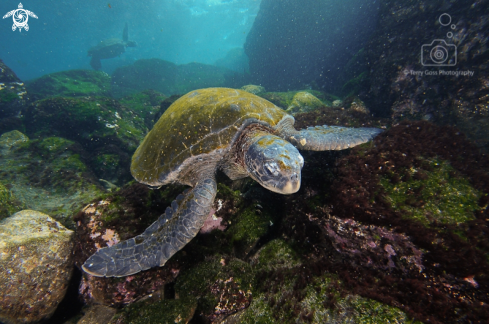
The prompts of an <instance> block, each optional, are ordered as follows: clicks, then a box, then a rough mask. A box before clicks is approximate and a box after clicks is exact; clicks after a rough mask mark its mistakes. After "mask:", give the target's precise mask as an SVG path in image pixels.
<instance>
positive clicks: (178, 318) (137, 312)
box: [87, 294, 197, 324]
mask: <svg viewBox="0 0 489 324" xmlns="http://www.w3.org/2000/svg"><path fill="white" fill-rule="evenodd" d="M196 308H197V299H196V298H194V297H191V298H178V299H167V298H165V296H162V295H161V294H152V295H151V297H149V298H147V299H144V300H141V301H139V302H137V303H134V304H132V305H129V306H127V307H124V308H123V309H122V310H120V311H119V312H118V313H117V314H116V315H115V316H114V318H113V319H112V320H111V321H110V322H109V324H153V323H155V324H156V323H175V324H179V323H181V324H184V323H189V322H190V321H191V320H192V318H193V317H194V314H195V310H196ZM87 324H88V323H87Z"/></svg>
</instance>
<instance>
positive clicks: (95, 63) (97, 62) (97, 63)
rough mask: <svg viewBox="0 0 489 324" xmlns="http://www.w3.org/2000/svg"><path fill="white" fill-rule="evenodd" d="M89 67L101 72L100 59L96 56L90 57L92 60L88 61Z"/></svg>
mask: <svg viewBox="0 0 489 324" xmlns="http://www.w3.org/2000/svg"><path fill="white" fill-rule="evenodd" d="M90 66H91V67H92V68H93V69H94V70H101V69H102V62H100V58H98V57H96V56H92V59H91V60H90Z"/></svg>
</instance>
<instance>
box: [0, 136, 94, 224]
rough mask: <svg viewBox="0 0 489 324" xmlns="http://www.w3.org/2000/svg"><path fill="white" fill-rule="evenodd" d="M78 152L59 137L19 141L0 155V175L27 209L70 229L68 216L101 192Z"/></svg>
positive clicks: (72, 145) (72, 143) (75, 147)
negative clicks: (45, 215)
mask: <svg viewBox="0 0 489 324" xmlns="http://www.w3.org/2000/svg"><path fill="white" fill-rule="evenodd" d="M78 150H79V147H77V144H76V143H74V142H73V141H70V140H67V139H64V138H60V137H48V138H42V139H38V140H29V141H27V142H20V143H19V144H17V145H16V146H13V147H12V148H11V149H10V150H8V151H4V152H3V153H4V154H2V155H0V172H1V174H2V176H4V177H5V181H8V183H9V184H10V185H11V187H12V188H11V191H12V193H13V194H14V195H15V196H16V197H17V199H18V200H19V201H20V202H22V204H24V205H25V207H26V208H29V209H33V210H38V211H41V212H44V213H47V214H49V215H50V216H52V217H55V218H56V219H57V220H60V221H61V222H62V223H63V224H64V225H65V226H70V224H71V223H70V220H71V218H67V216H71V215H72V214H73V213H75V212H76V210H77V209H78V208H81V207H82V206H83V204H84V203H85V202H87V201H90V200H92V199H93V197H94V196H97V195H100V194H101V193H102V190H101V188H100V187H98V185H97V183H96V179H95V177H94V175H93V173H91V170H90V169H89V168H88V167H87V165H86V164H85V162H84V161H83V159H82V158H81V156H80V154H79V153H78Z"/></svg>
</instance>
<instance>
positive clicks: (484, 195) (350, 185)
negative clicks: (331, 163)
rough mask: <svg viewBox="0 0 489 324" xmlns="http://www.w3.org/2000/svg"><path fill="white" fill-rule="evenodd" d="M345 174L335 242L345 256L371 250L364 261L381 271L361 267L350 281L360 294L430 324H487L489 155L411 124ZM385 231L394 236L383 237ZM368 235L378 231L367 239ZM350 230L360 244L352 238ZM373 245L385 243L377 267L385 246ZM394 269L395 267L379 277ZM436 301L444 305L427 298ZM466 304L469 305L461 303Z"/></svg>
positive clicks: (360, 155) (451, 134)
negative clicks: (435, 323) (358, 236)
mask: <svg viewBox="0 0 489 324" xmlns="http://www.w3.org/2000/svg"><path fill="white" fill-rule="evenodd" d="M337 166H338V177H337V179H336V180H335V181H334V185H333V186H332V188H333V194H332V197H331V201H332V207H331V213H332V214H333V215H334V216H336V217H338V218H340V219H342V221H341V222H347V224H344V225H341V226H339V227H337V230H335V233H330V237H332V243H333V245H334V246H336V249H338V251H339V252H340V253H342V254H345V253H346V254H350V255H353V254H356V251H364V250H365V249H366V250H365V251H364V252H363V253H361V254H362V255H365V256H369V257H370V259H371V260H372V262H373V263H371V265H368V266H367V264H368V262H369V261H368V260H367V264H365V263H364V262H363V261H360V262H359V263H360V264H361V263H362V262H363V263H364V265H365V267H366V268H369V270H367V269H365V270H361V271H360V268H359V267H357V270H358V272H356V273H357V274H356V276H357V277H356V278H355V279H353V280H352V278H351V277H349V279H348V281H349V282H350V284H351V285H352V286H353V287H355V290H354V291H357V292H360V293H361V294H362V296H364V297H372V298H373V297H374V296H377V297H375V298H378V300H380V301H382V302H388V303H389V304H391V305H393V304H394V305H396V304H398V305H403V306H402V307H401V309H402V310H404V311H406V312H408V313H410V314H413V316H414V317H415V318H416V319H418V320H422V321H430V322H437V323H454V322H457V321H462V322H468V321H472V322H479V323H483V322H484V321H487V320H489V307H488V306H487V305H488V304H489V298H488V297H487V296H488V295H487V294H486V292H487V291H488V290H489V281H488V277H487V273H488V271H489V263H488V261H487V254H488V253H489V239H488V236H487V235H486V233H488V232H489V228H488V224H487V219H488V218H489V215H488V213H489V208H488V207H487V206H488V202H489V195H488V194H489V186H488V184H489V158H488V156H487V155H485V154H483V153H481V152H480V151H479V150H478V149H477V148H476V146H475V145H474V144H473V143H471V142H469V141H468V140H467V139H466V137H465V136H464V135H463V134H462V133H461V132H460V131H459V130H457V129H455V128H452V127H438V126H436V125H433V124H431V123H429V122H426V121H418V122H408V121H404V122H402V123H401V124H399V125H397V126H394V127H392V128H391V129H389V130H388V131H386V132H385V133H383V134H382V135H380V136H379V137H378V138H376V139H375V140H374V145H366V146H364V147H359V148H355V149H353V150H352V153H351V154H350V155H348V156H345V157H344V158H342V159H340V160H339V161H338V162H337ZM352 219H353V220H354V222H355V223H351V222H352V221H351V220H352ZM352 224H354V225H352ZM358 226H360V227H359V228H357V229H356V230H355V227H358ZM380 227H381V228H384V230H385V229H387V230H388V231H389V232H390V233H391V234H385V233H384V234H381V233H380V232H378V233H377V234H375V231H379V230H380ZM332 228H333V227H331V229H332ZM340 228H341V230H339V229H340ZM367 228H368V231H373V232H370V234H368V233H367V234H365V231H364V229H367ZM343 229H345V230H348V229H350V231H347V232H348V233H349V234H348V235H351V236H352V238H353V237H355V235H357V234H359V235H361V239H360V240H358V239H355V240H352V238H348V239H347V237H346V236H344V235H343V234H341V233H342V231H343ZM393 233H395V234H393ZM369 237H370V238H375V237H377V239H379V238H380V239H381V244H382V249H380V250H379V251H378V252H379V253H377V254H376V255H375V258H373V254H371V252H369V251H368V250H370V249H375V248H378V246H379V245H378V242H377V241H374V244H375V247H374V244H371V243H368V242H367V241H368V240H369ZM362 240H366V241H365V243H361V242H362ZM387 245H389V246H390V247H388V246H387ZM362 246H363V247H362ZM372 251H373V250H372ZM401 251H402V252H401ZM420 251H421V252H422V264H421V263H420V257H421V254H420ZM403 257H404V258H403ZM388 259H390V260H388ZM354 260H358V257H353V258H352V259H351V260H350V261H349V262H352V263H353V264H355V263H356V262H355V261H354ZM390 261H392V263H391V262H390ZM386 262H387V266H388V267H389V264H390V265H391V266H392V265H394V266H395V268H394V267H390V268H391V269H390V270H387V269H384V270H381V269H382V267H385V266H386ZM406 267H407V268H406ZM409 269H411V270H409ZM416 269H419V270H421V269H423V270H422V272H421V273H419V271H417V270H416ZM399 270H401V271H399ZM406 271H407V273H409V275H408V276H407V277H409V278H410V279H409V281H406V275H405V273H406ZM338 273H339V274H341V273H342V272H341V271H338ZM340 277H341V278H342V279H344V278H347V275H346V274H344V273H343V274H342V275H340ZM367 278H369V279H367ZM368 280H372V282H375V284H372V285H371V284H369V283H367V281H368ZM393 286H395V287H396V289H395V290H392V288H391V287H393ZM434 295H436V301H435V300H432V299H431V298H430V297H429V296H434ZM379 296H382V297H380V298H379ZM466 298H470V299H471V302H469V303H465V302H461V300H465V299H466ZM428 299H429V300H430V302H428ZM435 304H436V305H438V306H435ZM478 305H482V306H481V307H479V306H478ZM439 307H443V310H442V309H440V308H439Z"/></svg>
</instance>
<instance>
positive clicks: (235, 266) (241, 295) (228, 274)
mask: <svg viewBox="0 0 489 324" xmlns="http://www.w3.org/2000/svg"><path fill="white" fill-rule="evenodd" d="M253 275H254V271H253V269H252V268H251V266H250V265H249V264H248V263H247V262H244V261H242V260H240V259H235V258H229V257H227V258H222V257H220V256H214V257H211V258H210V259H208V260H206V261H205V262H201V263H199V264H197V265H195V266H194V267H193V268H192V269H189V270H188V271H186V272H184V273H182V275H181V276H180V277H179V278H177V281H176V283H175V294H176V295H177V294H178V296H179V298H184V299H187V300H188V299H190V298H195V297H196V296H199V297H200V298H199V300H198V305H197V312H199V313H201V314H202V315H201V316H203V317H204V318H206V319H207V321H209V322H217V323H218V322H220V321H221V320H223V319H224V318H225V317H226V316H228V315H230V314H233V313H236V312H237V311H239V310H242V309H245V308H247V307H248V306H249V305H250V303H251V301H252V289H253Z"/></svg>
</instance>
